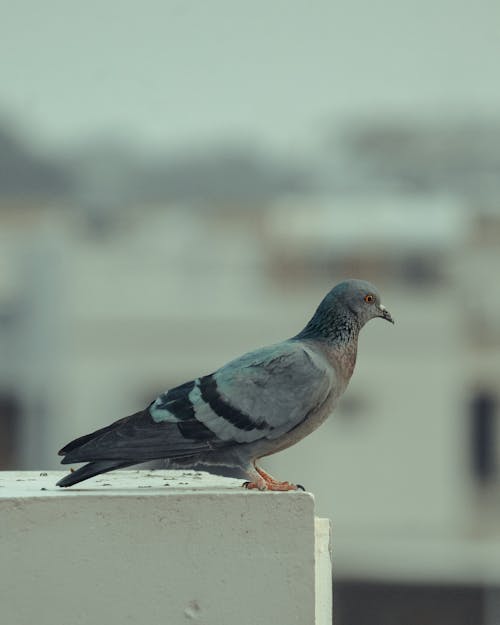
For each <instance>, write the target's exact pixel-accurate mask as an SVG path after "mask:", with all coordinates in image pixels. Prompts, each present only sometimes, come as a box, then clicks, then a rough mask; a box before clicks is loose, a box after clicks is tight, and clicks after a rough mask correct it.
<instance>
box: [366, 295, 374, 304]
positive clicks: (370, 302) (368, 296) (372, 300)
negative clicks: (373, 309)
mask: <svg viewBox="0 0 500 625" xmlns="http://www.w3.org/2000/svg"><path fill="white" fill-rule="evenodd" d="M374 301H375V298H374V297H373V295H365V302H366V303H367V304H373V302H374Z"/></svg>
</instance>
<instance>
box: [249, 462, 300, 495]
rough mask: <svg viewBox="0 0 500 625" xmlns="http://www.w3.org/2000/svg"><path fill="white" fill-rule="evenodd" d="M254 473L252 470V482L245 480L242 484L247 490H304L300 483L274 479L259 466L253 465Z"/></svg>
mask: <svg viewBox="0 0 500 625" xmlns="http://www.w3.org/2000/svg"><path fill="white" fill-rule="evenodd" d="M254 468H255V473H253V471H252V477H253V476H254V475H255V479H254V481H253V482H245V483H244V484H243V486H244V487H245V488H248V489H249V490H252V489H258V490H278V491H287V490H299V489H301V490H304V491H305V488H304V487H303V486H302V485H301V484H290V482H280V481H279V480H277V479H275V478H274V477H272V476H271V475H269V473H266V472H265V471H264V470H263V469H261V468H260V467H257V466H255V467H254Z"/></svg>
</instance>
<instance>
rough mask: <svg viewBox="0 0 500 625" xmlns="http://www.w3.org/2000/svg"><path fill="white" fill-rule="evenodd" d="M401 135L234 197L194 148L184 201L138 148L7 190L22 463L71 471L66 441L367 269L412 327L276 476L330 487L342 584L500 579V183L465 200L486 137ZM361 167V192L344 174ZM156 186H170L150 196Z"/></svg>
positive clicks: (4, 206)
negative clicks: (61, 183)
mask: <svg viewBox="0 0 500 625" xmlns="http://www.w3.org/2000/svg"><path fill="white" fill-rule="evenodd" d="M388 134H389V135H390V133H388V131H386V132H385V133H381V134H380V137H381V138H380V137H379V140H381V141H385V142H386V144H387V145H386V149H385V152H382V156H383V157H382V158H381V161H382V164H381V165H379V169H377V170H376V171H375V172H374V173H373V172H372V173H371V174H370V175H368V173H367V171H368V169H369V167H368V166H367V165H366V162H368V161H369V157H370V153H369V151H368V152H365V153H364V158H365V159H366V162H365V163H364V164H363V163H362V162H361V160H360V159H361V156H359V170H357V169H356V162H358V161H357V159H358V156H356V157H355V158H354V160H349V159H352V157H351V156H349V151H348V150H347V149H345V150H344V151H343V152H342V158H341V159H340V160H339V158H337V157H336V158H334V159H332V160H330V161H328V159H326V158H325V160H324V162H322V168H317V169H316V170H315V172H313V173H314V175H313V176H311V178H310V179H312V180H314V179H315V180H316V189H315V190H314V189H313V188H310V187H308V185H306V184H304V183H303V182H302V183H301V184H300V185H299V187H298V188H294V185H290V184H289V179H288V178H287V177H286V176H283V175H282V174H280V175H279V176H277V177H275V178H273V181H274V182H272V183H271V182H269V179H270V177H269V176H264V175H263V171H264V170H263V169H262V168H260V167H258V166H255V167H253V170H252V171H253V174H252V175H253V176H254V178H253V180H254V182H255V185H257V186H258V184H260V183H258V182H256V181H257V180H260V181H261V182H262V181H263V180H264V179H265V180H267V182H266V183H265V184H267V185H268V187H267V191H266V192H265V193H264V192H262V193H257V192H255V193H253V194H252V193H249V192H248V189H249V188H250V187H251V186H252V185H246V186H245V185H243V186H242V187H240V186H238V185H236V184H235V183H234V181H233V183H232V184H231V185H229V187H224V185H223V184H222V183H221V182H220V172H221V171H222V169H223V167H222V166H221V167H222V169H221V167H219V166H218V167H213V168H212V170H210V168H208V169H207V168H206V167H205V165H206V161H207V159H202V162H203V163H204V165H203V166H202V165H201V164H200V161H199V159H195V161H196V167H195V168H194V170H190V168H189V167H188V166H187V165H186V166H185V168H184V169H183V168H180V169H179V168H178V169H175V170H174V173H175V176H174V175H173V174H172V171H171V170H170V174H171V175H173V179H174V178H175V179H177V182H178V186H177V187H176V189H177V190H176V194H175V196H170V197H165V194H164V192H163V191H161V188H162V187H161V180H162V179H163V174H162V175H160V174H159V173H158V172H159V171H163V172H164V170H159V169H158V168H156V169H154V171H153V173H152V170H151V169H148V167H146V166H145V165H144V167H145V171H142V170H141V168H140V167H139V166H138V164H137V163H136V162H134V161H133V159H131V158H130V157H128V156H127V155H125V156H124V158H123V163H122V165H120V151H119V150H114V151H113V152H109V153H106V155H107V156H106V158H105V159H104V160H103V164H102V166H99V167H98V166H97V164H98V163H99V162H100V161H99V159H98V158H97V156H95V155H92V154H93V153H92V151H90V152H89V153H88V154H87V156H86V157H85V158H84V159H83V157H82V156H81V155H80V160H78V159H77V161H75V162H76V163H77V164H78V163H79V164H80V166H81V167H80V166H78V165H76V166H75V164H74V163H73V165H72V166H71V167H70V174H68V176H69V178H70V179H71V184H72V186H71V189H72V192H71V193H68V191H67V190H66V191H64V193H63V192H62V191H61V189H59V190H58V191H57V192H54V193H41V192H39V191H38V192H36V193H32V194H30V195H29V196H22V197H20V194H16V193H9V194H8V195H7V194H5V195H4V197H3V198H2V200H1V202H0V242H1V245H0V340H1V346H2V354H3V356H4V357H3V358H2V360H1V361H0V416H1V420H0V428H1V433H2V436H1V437H0V438H1V441H2V443H1V446H0V462H1V463H2V466H3V468H7V467H19V468H31V469H33V468H56V467H57V466H58V465H57V455H56V454H57V450H58V448H60V447H61V446H62V445H63V444H65V443H66V442H67V441H68V440H70V439H72V438H74V437H76V436H78V435H80V434H84V433H86V432H88V431H90V430H92V429H95V428H98V427H100V426H102V425H105V424H107V423H109V422H110V421H112V420H115V419H117V418H119V417H121V416H124V415H125V414H130V413H132V412H134V411H135V410H137V409H139V408H141V407H143V406H144V404H145V403H146V402H147V401H150V400H151V399H152V398H154V397H155V395H156V394H157V393H159V392H161V391H162V390H164V389H165V388H168V387H169V386H172V385H175V384H177V383H180V382H182V381H185V380H186V379H189V378H192V377H194V376H197V375H200V374H202V373H209V372H210V371H212V370H214V369H215V368H217V367H218V366H220V365H221V364H222V363H224V362H225V361H227V360H228V359H230V358H231V357H234V356H236V355H238V354H240V353H242V352H243V351H245V350H248V349H251V348H254V347H256V346H258V345H262V344H266V343H270V342H274V341H279V340H281V339H283V338H285V337H287V336H291V335H292V334H295V333H296V332H297V331H298V330H299V329H300V328H301V327H302V326H303V324H304V323H305V322H306V321H307V319H308V318H309V316H310V315H311V314H312V313H313V310H314V308H315V307H316V306H317V304H318V303H319V301H320V299H321V298H322V297H323V295H324V294H325V292H326V291H327V290H328V289H329V288H330V287H331V286H332V285H333V284H334V283H335V282H337V281H339V280H341V279H343V278H345V277H348V276H349V277H363V278H365V279H368V280H371V281H373V282H374V283H375V284H377V286H379V288H380V290H381V292H382V293H383V296H384V301H385V304H386V305H387V307H388V308H389V310H390V311H391V312H392V314H393V316H394V317H395V319H396V326H395V327H394V328H393V327H390V326H388V325H384V324H382V323H381V322H376V321H375V322H373V323H371V324H369V326H367V327H366V328H365V329H364V330H363V333H362V336H361V339H360V349H359V358H358V364H357V369H356V372H355V375H354V378H353V380H352V382H351V384H350V387H349V389H348V392H347V393H346V395H345V397H344V398H343V400H342V401H341V404H340V406H339V408H338V410H337V411H336V413H335V416H334V418H332V419H330V420H329V421H327V423H326V424H325V425H324V426H323V427H322V428H321V429H320V430H319V431H318V432H316V433H315V434H313V435H312V436H310V437H309V438H308V439H306V440H305V441H303V442H302V443H301V444H300V445H298V446H296V447H294V448H292V449H290V450H288V451H286V452H284V453H283V454H280V455H278V456H275V457H273V458H271V459H269V461H268V466H269V468H270V469H271V470H272V471H276V473H277V475H278V476H280V477H282V478H283V479H289V480H292V481H296V482H300V483H304V484H306V485H307V486H308V487H309V488H311V490H313V491H314V492H315V494H316V496H317V500H318V506H319V510H320V511H321V512H322V513H323V514H324V515H325V516H329V517H331V518H332V519H334V526H335V547H334V554H335V555H334V558H335V571H336V576H337V579H339V580H344V581H349V580H350V581H351V582H352V583H357V582H359V581H363V580H364V581H366V580H370V581H372V582H373V581H378V582H395V581H397V582H398V583H432V582H434V583H438V582H440V583H443V582H445V583H448V584H455V585H458V584H464V585H469V586H470V585H499V584H500V565H499V563H500V530H499V527H500V526H499V525H498V522H497V521H498V515H499V513H500V471H499V466H500V425H499V419H500V413H499V408H498V402H499V395H498V371H499V368H500V323H499V321H498V310H499V306H500V290H499V289H498V287H497V286H496V284H495V276H496V275H497V273H498V270H499V269H500V205H499V204H500V193H497V191H496V189H497V187H495V185H494V184H490V185H489V186H488V189H489V190H488V193H487V194H486V192H485V187H484V186H482V185H476V182H475V181H476V178H474V176H471V175H470V169H471V167H470V166H469V165H468V164H467V163H466V164H465V165H464V166H463V169H464V171H467V172H468V176H469V178H468V182H467V189H468V190H469V192H467V193H466V191H465V187H464V184H465V183H464V178H463V177H462V176H460V175H459V171H458V169H454V168H453V167H452V165H450V164H449V162H452V163H457V162H458V163H460V162H461V161H460V159H459V158H458V156H457V155H456V154H455V150H459V153H460V154H463V153H464V151H465V147H464V146H465V145H466V144H467V141H465V142H464V144H463V145H462V147H460V148H457V147H456V142H457V141H458V139H456V141H455V144H453V145H454V147H453V149H451V150H450V151H448V152H446V150H444V148H442V149H440V150H437V149H436V148H435V149H434V150H432V149H430V148H429V143H428V142H426V141H425V140H424V139H425V133H421V132H420V131H419V133H418V136H419V137H420V139H419V141H420V144H418V145H419V146H420V147H418V149H417V148H415V149H414V154H413V156H412V158H411V159H410V162H408V163H406V164H405V161H404V159H403V156H402V155H404V154H407V150H405V148H404V146H403V147H401V141H402V139H401V137H400V135H398V137H399V139H398V140H397V141H396V140H395V139H394V138H393V139H392V140H390V137H389V139H388V138H387V135H388ZM377 136H378V135H377ZM402 136H405V137H406V136H407V135H405V134H404V133H403V135H402ZM409 136H411V137H413V135H412V134H411V133H409ZM422 136H424V139H422ZM429 136H430V137H433V138H432V141H434V140H435V139H434V135H433V134H432V133H430V134H429ZM446 136H448V135H446ZM365 139H366V137H365ZM406 140H407V141H410V139H408V138H407V139H406ZM356 141H357V142H358V143H360V144H361V145H362V146H365V147H366V141H365V142H364V143H363V141H361V139H359V137H358V139H357V140H356ZM372 141H375V140H374V139H373V138H372ZM391 141H392V143H391ZM411 141H414V139H411ZM415 141H416V140H415ZM358 143H356V142H354V143H353V145H357V144H358ZM445 143H446V142H445ZM375 144H376V141H375ZM441 144H442V142H441V143H439V142H438V145H441ZM368 145H371V144H370V143H369V142H368ZM384 145H385V144H384ZM485 145H486V147H487V149H486V148H485V151H484V154H483V152H480V150H479V148H477V150H476V157H475V159H476V161H477V160H478V159H479V158H480V157H479V156H478V154H479V153H480V154H483V156H484V157H485V159H486V160H487V155H488V154H489V153H490V151H491V145H490V142H489V139H488V141H486V143H485ZM387 146H389V147H387ZM391 146H392V147H391ZM394 146H396V147H394ZM396 148H397V149H396ZM363 150H364V148H363ZM373 152H374V153H375V152H377V149H376V145H375V147H373ZM433 154H434V155H435V157H436V158H437V160H438V161H439V162H440V163H441V165H440V169H439V168H438V169H439V170H440V171H441V172H444V173H443V174H442V176H441V177H439V176H437V177H436V167H434V166H433V164H432V163H433V161H432V155H433ZM436 154H437V156H436ZM89 155H90V156H89ZM122 156H123V154H122ZM407 158H409V157H408V156H407ZM481 158H482V156H481ZM492 158H493V156H492ZM373 159H374V162H377V159H375V157H373ZM340 161H342V163H341V162H340ZM220 162H221V163H224V162H226V161H225V160H224V159H223V158H221V159H220ZM243 162H244V163H247V164H248V161H245V160H244V159H243ZM105 163H107V165H106V166H107V167H108V170H109V171H110V172H112V173H110V174H109V175H107V174H106V175H104V174H103V172H104V173H105V172H106V171H107V170H106V169H105ZM446 163H448V166H446ZM348 164H349V166H348ZM245 166H246V165H245ZM244 168H245V167H243V169H244ZM328 168H331V170H332V181H333V182H332V183H331V184H327V182H328V181H329V178H328V175H327V172H328ZM240 169H241V168H240ZM459 169H460V168H459ZM201 170H202V171H203V172H204V173H203V175H202V176H201V179H202V180H204V183H203V184H204V185H205V187H204V188H205V189H208V190H209V189H212V191H213V189H220V188H225V189H226V191H225V192H224V193H222V194H221V193H219V194H217V193H215V192H214V191H213V192H211V193H212V196H211V201H210V202H209V204H208V205H207V206H203V205H202V201H201V195H200V193H199V190H198V191H197V195H196V194H195V196H192V195H190V194H189V193H188V191H189V186H190V185H189V182H188V181H189V172H190V171H198V172H200V171H201ZM347 170H348V171H349V172H350V177H349V184H347V183H346V184H344V186H342V185H341V184H340V183H338V182H337V183H335V180H337V181H339V180H341V178H342V176H341V173H342V172H343V171H347ZM141 171H142V173H141ZM210 171H212V172H213V171H215V172H216V178H217V179H218V180H219V183H218V184H216V185H215V186H213V184H212V183H213V180H214V178H213V176H212V174H210ZM238 171H239V170H238ZM481 171H482V169H481V168H478V174H477V176H478V177H479V178H480V177H481V176H482V174H481V173H480V172H481ZM79 172H80V174H79ZM124 172H125V173H124ZM179 172H180V173H179ZM207 172H208V173H207ZM409 172H413V174H414V176H415V179H417V178H418V180H419V181H420V182H419V183H418V184H417V185H408V184H407V183H406V182H405V181H407V179H408V176H409ZM426 172H428V173H426ZM450 172H451V173H450ZM457 172H458V173H457ZM153 174H154V175H153ZM170 174H169V175H170ZM79 175H80V177H79ZM103 175H104V181H103V180H102V179H101V176H103ZM164 175H166V174H165V172H164ZM214 175H215V174H214ZM211 176H212V177H211ZM315 176H316V178H315ZM430 177H431V178H432V181H431V182H430V181H429V180H430ZM181 178H182V180H184V183H183V184H182V185H181V184H180V182H179V180H180V179H181ZM235 178H237V176H236V174H235ZM131 179H133V180H134V181H136V184H134V185H131V184H130V180H131ZM305 179H307V176H304V178H303V180H305ZM488 179H490V178H488ZM141 180H142V181H143V183H144V184H143V186H144V188H147V189H148V190H149V191H151V189H154V193H153V192H148V193H147V194H146V193H145V194H144V195H143V196H142V200H140V199H139V198H138V197H135V196H134V195H133V189H135V188H137V186H139V187H140V186H141V184H142V183H140V181H141ZM450 180H451V181H453V184H452V183H451V182H450ZM144 181H146V182H147V184H146V182H144ZM153 181H154V184H153ZM422 181H423V182H422ZM375 183H376V185H375ZM262 184H263V185H264V183H262ZM221 185H222V187H221ZM280 185H281V186H280ZM167 186H168V187H169V188H170V189H171V188H172V185H167ZM194 186H195V187H196V185H194ZM264 187H265V185H264ZM65 188H66V189H67V188H68V187H65ZM241 188H246V189H247V191H246V192H245V194H244V200H243V199H242V200H241V201H240V202H238V201H237V199H236V198H237V197H240V198H241V197H243V196H242V194H241ZM235 189H236V190H235ZM238 189H239V191H238ZM480 191H481V192H480ZM207 192H208V191H207ZM238 194H239V195H238ZM13 198H14V199H13ZM162 198H163V199H162Z"/></svg>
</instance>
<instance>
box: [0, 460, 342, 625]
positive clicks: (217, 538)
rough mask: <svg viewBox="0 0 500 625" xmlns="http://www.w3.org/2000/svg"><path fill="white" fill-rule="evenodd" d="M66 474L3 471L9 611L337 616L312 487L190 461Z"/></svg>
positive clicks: (0, 501)
mask: <svg viewBox="0 0 500 625" xmlns="http://www.w3.org/2000/svg"><path fill="white" fill-rule="evenodd" d="M62 475H63V473H62V472H48V473H43V472H4V473H0V527H1V531H0V553H1V554H2V558H1V561H2V566H1V573H0V577H1V579H0V606H1V617H2V618H1V621H2V623H6V624H7V623H8V624H9V625H28V624H31V623H36V624H37V625H48V624H50V625H59V624H61V625H83V624H89V623H93V624H98V623H106V625H114V624H115V623H116V624H120V625H123V624H124V623H134V624H135V623H137V624H140V625H150V624H151V625H152V624H155V625H156V624H158V625H160V624H161V625H178V624H179V625H182V624H184V623H186V624H187V623H200V624H203V625H226V624H227V625H235V624H236V623H237V624H238V625H267V624H269V625H292V624H294V623H296V624H297V625H310V624H312V623H317V624H318V625H327V624H328V623H331V567H330V551H329V545H330V524H329V521H327V520H323V519H321V520H319V519H316V521H315V518H314V499H313V497H312V495H311V494H309V493H303V492H292V493H266V492H264V493H259V492H254V491H246V490H244V489H242V488H241V481H240V480H234V479H230V478H221V477H217V476H210V475H208V474H205V473H196V472H187V471H186V472H183V471H154V472H151V471H122V472H115V473H110V474H106V475H103V476H99V477H97V478H94V479H92V480H89V481H87V482H84V483H83V484H81V485H79V487H73V488H70V489H65V490H63V489H60V488H57V487H56V486H55V482H56V481H57V480H58V479H59V478H60V477H61V476H62ZM320 595H321V596H320Z"/></svg>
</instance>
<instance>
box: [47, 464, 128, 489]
mask: <svg viewBox="0 0 500 625" xmlns="http://www.w3.org/2000/svg"><path fill="white" fill-rule="evenodd" d="M133 464H137V463H135V462H124V461H123V460H99V461H97V462H89V463H88V464H86V465H85V466H83V467H80V468H79V469H77V470H76V471H73V472H72V473H69V474H68V475H65V476H64V477H63V478H62V479H61V480H59V482H57V486H61V487H62V488H65V487H67V486H73V484H78V482H83V480H88V479H89V477H94V475H99V474H101V473H107V472H108V471H114V470H115V469H123V468H124V467H130V466H131V465H133Z"/></svg>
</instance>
